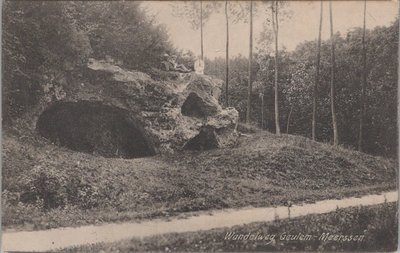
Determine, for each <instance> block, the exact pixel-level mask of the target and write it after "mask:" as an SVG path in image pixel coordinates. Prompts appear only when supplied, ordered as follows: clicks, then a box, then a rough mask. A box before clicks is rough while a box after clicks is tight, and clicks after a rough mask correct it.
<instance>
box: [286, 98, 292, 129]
mask: <svg viewBox="0 0 400 253" xmlns="http://www.w3.org/2000/svg"><path fill="white" fill-rule="evenodd" d="M292 111H293V105H291V106H290V111H289V116H288V119H287V124H286V133H287V134H288V133H289V126H290V117H291V116H292Z"/></svg>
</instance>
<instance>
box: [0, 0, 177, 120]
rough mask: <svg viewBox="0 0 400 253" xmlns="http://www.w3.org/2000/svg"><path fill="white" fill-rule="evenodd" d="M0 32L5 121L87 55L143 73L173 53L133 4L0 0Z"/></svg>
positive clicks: (37, 98) (37, 99)
mask: <svg viewBox="0 0 400 253" xmlns="http://www.w3.org/2000/svg"><path fill="white" fill-rule="evenodd" d="M3 31H4V33H3V66H4V67H3V98H5V99H3V122H5V123H7V122H9V121H10V120H11V119H12V118H15V117H17V116H19V115H20V114H21V113H23V112H24V111H25V110H26V109H27V108H29V107H31V106H33V105H35V104H37V103H39V102H40V98H41V96H42V95H43V94H42V93H43V87H44V86H45V85H46V84H48V83H49V82H61V81H60V79H62V78H64V77H65V74H68V72H71V71H73V70H74V69H76V68H79V67H81V66H83V65H84V64H85V63H86V62H87V60H88V58H89V57H93V58H97V59H104V58H106V57H110V58H112V59H115V60H118V61H119V62H122V63H123V64H124V66H125V67H126V68H129V69H136V70H139V71H143V72H147V71H148V70H149V69H150V68H151V67H153V66H157V65H158V64H159V62H160V57H161V56H162V54H163V53H164V52H166V51H173V50H175V49H174V48H173V47H172V45H171V43H170V42H169V39H168V35H167V32H166V30H165V28H164V27H163V26H160V25H156V24H154V20H152V19H151V18H150V17H148V15H146V12H145V11H144V10H143V9H142V8H141V6H140V2H133V1H128V2H112V1H100V2H91V1H88V2H74V1H5V2H4V6H3Z"/></svg>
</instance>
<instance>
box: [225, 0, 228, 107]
mask: <svg viewBox="0 0 400 253" xmlns="http://www.w3.org/2000/svg"><path fill="white" fill-rule="evenodd" d="M225 21H226V51H225V52H226V58H225V106H226V107H228V106H229V95H228V85H229V16H228V0H226V1H225Z"/></svg>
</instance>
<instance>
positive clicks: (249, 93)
mask: <svg viewBox="0 0 400 253" xmlns="http://www.w3.org/2000/svg"><path fill="white" fill-rule="evenodd" d="M249 40H250V41H249V84H248V90H247V111H246V123H247V124H249V123H250V110H251V108H250V107H251V90H252V80H251V71H252V66H251V63H252V61H253V1H252V0H250V35H249Z"/></svg>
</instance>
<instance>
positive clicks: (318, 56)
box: [311, 0, 324, 141]
mask: <svg viewBox="0 0 400 253" xmlns="http://www.w3.org/2000/svg"><path fill="white" fill-rule="evenodd" d="M323 8H324V7H323V2H322V0H321V10H320V14H319V29H318V45H317V62H316V72H315V83H314V89H313V113H312V130H311V135H312V139H313V140H314V141H315V139H316V134H315V128H316V124H317V123H316V122H317V97H318V86H319V68H320V62H321V32H322V15H323V14H322V13H323Z"/></svg>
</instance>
